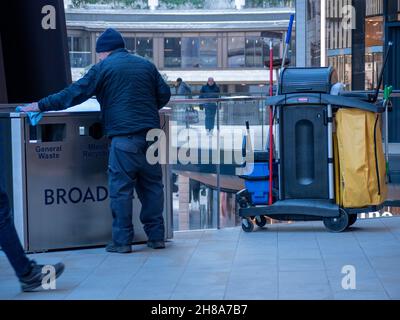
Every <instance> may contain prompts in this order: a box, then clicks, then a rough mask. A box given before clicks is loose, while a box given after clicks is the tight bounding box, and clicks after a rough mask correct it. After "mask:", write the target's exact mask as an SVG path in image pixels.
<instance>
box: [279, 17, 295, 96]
mask: <svg viewBox="0 0 400 320" xmlns="http://www.w3.org/2000/svg"><path fill="white" fill-rule="evenodd" d="M293 21H294V14H293V13H292V14H291V15H290V18H289V26H288V30H287V33H286V41H285V46H284V49H283V57H282V65H281V69H280V71H279V73H280V72H281V71H282V69H283V68H284V66H285V60H286V56H287V51H288V47H289V44H290V39H291V37H292V29H293ZM279 76H280V74H279ZM277 85H278V87H279V84H277ZM278 91H279V90H276V95H278V94H279V93H278Z"/></svg>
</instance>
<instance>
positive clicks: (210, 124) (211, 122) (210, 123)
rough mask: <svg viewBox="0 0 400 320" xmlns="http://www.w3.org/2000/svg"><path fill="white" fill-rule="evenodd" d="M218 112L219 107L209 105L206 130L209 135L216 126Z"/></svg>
mask: <svg viewBox="0 0 400 320" xmlns="http://www.w3.org/2000/svg"><path fill="white" fill-rule="evenodd" d="M216 113H217V108H216V106H214V105H208V106H207V108H206V119H205V122H206V130H207V134H208V135H210V136H211V135H212V134H213V130H214V126H215V115H216Z"/></svg>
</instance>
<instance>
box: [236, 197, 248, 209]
mask: <svg viewBox="0 0 400 320" xmlns="http://www.w3.org/2000/svg"><path fill="white" fill-rule="evenodd" d="M238 202H239V206H240V208H242V209H246V208H247V207H249V203H248V202H247V199H246V198H245V197H241V198H240V199H239V201H238Z"/></svg>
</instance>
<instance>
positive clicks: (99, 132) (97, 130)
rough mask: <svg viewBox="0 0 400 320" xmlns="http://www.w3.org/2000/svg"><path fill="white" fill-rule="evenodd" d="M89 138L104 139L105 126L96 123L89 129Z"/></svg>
mask: <svg viewBox="0 0 400 320" xmlns="http://www.w3.org/2000/svg"><path fill="white" fill-rule="evenodd" d="M89 136H91V137H92V138H93V139H96V140H99V139H101V138H103V136H104V133H103V126H102V124H101V123H100V122H95V123H93V124H92V125H91V126H90V127H89Z"/></svg>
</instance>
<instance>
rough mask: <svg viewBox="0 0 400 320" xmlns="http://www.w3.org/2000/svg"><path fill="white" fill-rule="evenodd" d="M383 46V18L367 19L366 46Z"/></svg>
mask: <svg viewBox="0 0 400 320" xmlns="http://www.w3.org/2000/svg"><path fill="white" fill-rule="evenodd" d="M382 45H383V17H382V16H380V17H372V18H367V19H365V46H366V47H372V46H382Z"/></svg>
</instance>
